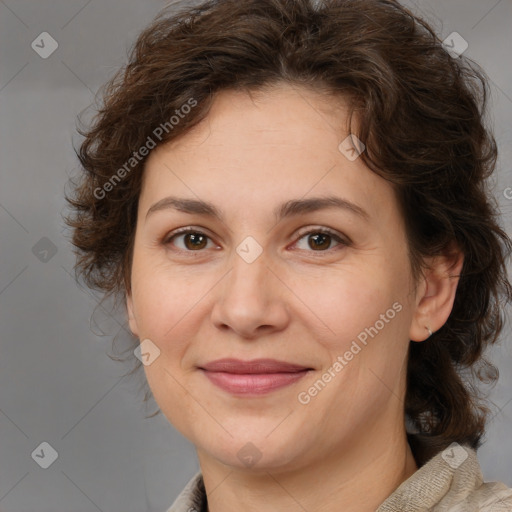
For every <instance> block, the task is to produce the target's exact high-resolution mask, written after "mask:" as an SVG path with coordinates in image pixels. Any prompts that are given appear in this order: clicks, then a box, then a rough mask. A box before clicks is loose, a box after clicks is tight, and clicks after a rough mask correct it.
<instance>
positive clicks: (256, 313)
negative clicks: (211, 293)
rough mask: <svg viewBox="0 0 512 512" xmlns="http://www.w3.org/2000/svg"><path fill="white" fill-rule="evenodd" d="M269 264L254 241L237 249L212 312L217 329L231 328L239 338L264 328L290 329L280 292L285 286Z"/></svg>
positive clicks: (251, 335)
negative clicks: (280, 287) (286, 326)
mask: <svg viewBox="0 0 512 512" xmlns="http://www.w3.org/2000/svg"><path fill="white" fill-rule="evenodd" d="M251 244H252V245H251ZM258 245H259V244H258ZM269 263H270V262H269V257H268V254H267V253H265V251H263V248H262V247H261V246H260V248H259V249H258V248H257V247H256V245H255V244H254V241H251V240H248V241H246V243H244V242H242V243H241V244H240V245H239V246H238V247H237V248H236V253H233V255H232V260H231V265H230V267H231V269H230V271H229V272H228V274H227V275H226V276H225V281H224V284H223V286H222V287H220V288H219V290H218V295H217V297H216V301H215V304H214V307H213V310H212V321H213V323H214V324H215V325H216V326H217V327H221V328H226V326H227V327H229V328H231V329H232V330H233V331H235V332H237V333H238V334H239V335H242V336H244V337H253V336H255V335H256V333H257V330H258V328H259V327H261V326H265V327H266V329H281V328H283V327H284V326H285V325H286V322H287V313H286V308H285V307H283V304H282V297H281V294H280V293H279V290H278V287H279V286H282V285H281V284H280V283H279V281H278V280H277V282H276V278H275V276H274V275H273V273H272V272H271V271H270V269H269V268H268V267H269Z"/></svg>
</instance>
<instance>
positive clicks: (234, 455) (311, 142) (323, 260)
mask: <svg viewBox="0 0 512 512" xmlns="http://www.w3.org/2000/svg"><path fill="white" fill-rule="evenodd" d="M344 108H345V107H344V105H343V103H342V102H341V100H338V101H337V103H335V102H334V100H332V99H331V100H329V99H327V98H326V97H323V96H320V95H319V94H318V93H315V92H312V91H310V90H306V89H296V88H291V87H290V86H286V85H281V86H279V87H276V88H274V89H273V90H272V91H267V92H266V93H265V94H263V95H256V97H255V98H253V99H251V97H249V95H247V94H246V93H243V92H232V91H229V92H228V91H224V92H222V93H221V94H219V95H218V96H217V98H216V100H215V102H214V105H213V107H212V109H211V111H210V113H209V116H208V117H207V118H206V119H205V120H204V121H203V122H202V123H201V124H199V125H197V126H196V127H195V128H194V129H193V130H192V131H190V132H188V133H187V134H185V135H184V136H183V137H181V138H179V139H177V140H176V141H174V142H171V143H170V144H167V145H163V146H160V147H157V148H156V149H155V150H153V151H152V152H151V153H150V155H149V158H148V160H147V163H146V166H145V175H144V182H143V188H142V192H141V196H140V202H139V210H138V222H137V228H136V237H135V244H134V255H133V268H132V290H131V293H130V295H129V297H128V311H129V318H130V327H131V329H132V331H133V332H134V334H136V335H137V336H138V337H139V338H140V340H141V341H142V340H150V341H149V342H148V341H145V342H144V345H143V350H142V352H143V353H147V354H149V355H146V356H145V357H146V362H147V363H149V364H147V365H145V366H144V368H145V372H146V376H147V379H148V382H149V385H150V387H151V389H152V392H153V394H154V397H155V399H156V401H157V403H158V405H159V406H160V408H161V410H162V412H163V413H164V414H165V416H166V417H167V418H168V420H169V421H170V422H171V423H172V424H173V425H174V426H175V427H176V428H177V429H178V430H179V431H180V432H181V433H182V434H184V435H185V436H186V437H187V438H188V439H189V440H190V441H192V442H193V443H194V444H195V445H196V447H197V449H198V454H199V456H200V458H201V457H202V458H203V459H205V458H207V457H210V459H211V460H216V461H219V462H222V463H224V464H228V465H231V466H237V467H240V468H243V467H252V466H253V465H254V470H255V469H256V468H263V469H268V468H274V469H277V468H280V469H285V468H287V467H288V468H294V469H299V468H300V467H301V466H303V465H305V464H311V463H312V462H314V461H315V460H317V461H318V460H325V459H326V458H327V457H328V456H331V455H335V454H339V453H341V452H343V453H345V454H346V453H349V452H350V450H354V449H355V447H357V449H358V450H359V453H361V447H362V446H364V449H365V450H374V449H375V447H376V446H377V445H382V444H383V443H386V442H387V440H388V439H389V438H391V437H393V436H394V437H396V435H397V432H402V429H403V422H404V420H403V395H404V392H405V370H406V362H407V350H408V345H409V340H410V339H411V323H412V322H413V317H414V310H415V307H416V305H417V301H416V298H415V296H414V295H412V294H411V289H412V284H413V283H412V278H411V273H410V265H409V260H408V256H407V243H406V237H405V232H404V223H403V219H402V217H401V215H400V212H399V209H398V205H397V202H396V199H395V196H394V193H393V190H392V188H391V186H390V184H389V183H388V182H386V181H385V180H383V179H382V178H380V177H378V176H377V175H376V174H374V173H373V172H371V171H370V170H369V169H368V168H367V167H366V166H365V165H364V164H363V162H362V160H361V159H360V158H355V156H356V155H357V153H356V152H354V151H352V152H350V151H349V152H346V151H345V150H344V149H343V148H345V147H346V142H345V144H344V145H342V147H341V149H340V148H339V146H340V143H341V142H342V141H344V139H345V138H346V137H347V135H348V133H347V132H346V126H345V123H346V115H345V110H344ZM354 158H355V159H354ZM171 197H172V198H173V199H176V200H179V201H185V200H186V201H189V203H182V204H181V205H180V204H178V203H176V202H174V203H173V202H172V201H171V199H169V198H171ZM328 197H329V198H336V200H337V201H338V204H335V201H334V200H333V201H332V202H331V206H326V205H325V204H322V203H320V202H315V201H316V200H322V199H325V198H328ZM313 200H315V201H313ZM200 202H201V203H202V202H205V203H208V204H209V205H211V207H212V208H213V209H214V210H215V212H217V213H218V215H219V218H217V217H216V216H214V215H213V214H212V212H211V211H210V208H207V207H205V206H201V205H200ZM173 205H174V206H176V207H174V206H173ZM182 228H190V229H191V231H192V233H189V234H186V233H185V234H183V233H181V234H177V233H176V232H177V230H179V229H182ZM326 232H327V233H326ZM425 334H427V333H426V331H425ZM425 337H426V336H425ZM158 350H159V351H160V352H159V353H158ZM225 358H230V359H231V358H233V359H237V360H241V361H245V362H247V361H252V360H255V359H273V360H277V361H280V362H285V363H289V364H292V365H297V366H298V367H299V368H305V369H306V370H304V371H300V372H295V373H289V371H290V370H291V368H279V367H268V366H267V367H257V366H253V367H252V371H255V372H256V374H253V375H252V377H248V376H246V375H245V376H244V375H238V376H236V375H234V374H232V373H226V372H222V371H219V370H229V371H230V372H234V371H238V372H242V373H244V372H245V373H247V372H248V371H249V370H247V369H245V370H244V369H240V368H239V367H238V368H237V369H236V368H234V367H222V366H220V367H218V368H217V370H218V371H205V370H204V368H205V366H207V365H208V364H209V363H212V362H214V361H217V360H219V359H225ZM235 366H236V365H235ZM295 369H296V368H295ZM262 372H270V373H273V375H269V374H268V373H267V374H266V375H262Z"/></svg>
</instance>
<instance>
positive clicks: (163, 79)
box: [67, 0, 512, 452]
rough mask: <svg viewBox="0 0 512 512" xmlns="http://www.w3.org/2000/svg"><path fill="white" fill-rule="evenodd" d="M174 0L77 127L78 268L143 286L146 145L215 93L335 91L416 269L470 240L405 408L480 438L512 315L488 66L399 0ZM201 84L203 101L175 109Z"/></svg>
mask: <svg viewBox="0 0 512 512" xmlns="http://www.w3.org/2000/svg"><path fill="white" fill-rule="evenodd" d="M172 8H174V7H167V8H166V9H164V10H163V11H162V12H161V13H160V14H159V15H158V16H157V17H156V19H155V20H154V21H153V22H152V24H151V25H150V26H148V27H147V28H146V29H145V30H144V31H143V32H142V33H141V34H140V35H139V37H138V39H137V41H136V42H135V44H134V46H133V47H132V48H131V50H130V55H129V61H128V63H127V65H126V66H125V67H124V68H122V69H121V70H120V71H119V72H118V73H117V74H116V75H115V76H114V77H113V78H112V79H111V80H110V81H109V82H108V83H107V84H106V86H105V88H104V90H103V103H102V105H101V106H100V107H98V112H97V115H96V117H95V118H94V121H93V123H92V126H91V127H90V128H89V129H80V128H78V132H79V133H80V134H81V135H82V136H84V137H85V139H84V140H83V142H82V144H81V147H80V149H79V150H78V151H77V156H78V158H79V160H80V163H81V167H82V168H83V174H82V175H81V180H80V183H79V184H75V187H74V194H73V197H68V198H67V199H68V201H69V203H70V205H71V207H72V213H71V214H70V215H69V216H68V218H67V222H68V224H69V225H70V226H71V227H72V228H73V238H72V242H73V244H74V246H75V248H76V249H75V250H76V252H77V256H78V258H77V263H76V267H75V270H76V272H77V276H78V277H79V278H82V279H83V280H84V281H85V283H86V284H87V285H88V286H89V287H91V288H96V289H99V290H101V291H102V292H104V294H105V296H117V297H119V296H124V294H125V293H126V291H129V290H130V270H131V257H132V251H133V241H134V231H135V223H136V216H137V206H138V198H139V193H140V189H141V177H142V173H143V167H144V162H145V159H146V157H145V156H144V157H141V155H139V153H138V151H139V150H140V148H142V147H143V146H145V145H148V141H149V140H150V139H151V140H152V141H153V142H155V139H157V140H156V142H157V143H158V144H163V143H165V142H168V141H170V140H172V139H174V138H176V137H178V136H179V135H180V134H184V133H186V132H187V131H188V130H189V129H190V128H191V127H193V126H194V125H196V124H197V123H198V122H199V121H201V120H202V119H204V118H205V117H206V116H207V114H208V111H209V108H210V106H211V104H212V101H213V99H214V97H215V94H216V93H217V92H219V91H221V90H226V89H233V90H234V89H237V90H246V91H251V90H252V91H254V90H261V89H263V88H265V87H266V86H271V85H273V84H276V83H278V82H285V83H288V84H290V85H298V86H302V87H309V88H312V89H314V90H316V91H320V92H324V93H326V94H327V93H331V94H334V95H338V96H340V97H342V98H344V99H346V100H348V101H349V103H350V105H351V108H352V110H351V116H350V119H352V116H353V115H354V114H355V115H356V116H357V121H358V123H357V124H358V128H357V132H355V133H356V135H357V136H358V138H359V139H361V140H362V141H364V144H365V145H366V151H365V152H364V153H362V155H361V158H363V159H364V162H365V163H366V165H367V166H368V167H369V168H370V169H371V170H372V171H373V172H376V173H377V174H378V175H379V176H381V177H383V178H384V179H386V180H388V181H390V182H391V183H393V184H394V186H395V190H396V194H397V199H398V203H399V206H400V208H401V211H402V213H403V216H404V219H405V222H406V230H407V237H408V242H409V254H410V261H411V269H412V273H413V276H414V277H415V279H417V278H418V276H420V275H421V272H423V270H424V268H425V265H424V258H425V257H427V256H435V255H439V254H442V253H443V252H445V251H447V250H448V248H449V247H451V244H453V243H455V244H456V245H457V246H458V247H459V248H460V250H461V251H462V252H463V254H464V265H463V269H462V272H461V275H460V281H459V285H458V289H457V293H456V297H455V303H454V306H453V310H452V312H451V315H450V317H449V318H448V320H447V322H446V323H445V325H444V326H443V327H442V328H441V329H439V330H438V331H437V332H435V333H434V335H433V336H431V338H429V340H428V341H427V342H425V343H411V345H410V352H409V360H408V381H407V391H406V398H405V413H406V418H407V420H408V422H409V424H410V426H412V427H413V428H414V429H415V430H416V432H418V433H420V434H421V435H422V436H423V437H424V439H425V440H427V444H428V445H429V446H430V448H431V450H433V452H437V451H439V450H440V449H443V448H444V447H446V446H448V445H449V444H450V443H451V442H454V441H456V442H459V443H467V444H469V445H470V446H472V447H473V448H475V449H476V448H478V447H479V446H480V444H481V442H482V441H481V438H482V436H483V434H484V431H485V422H486V418H487V416H488V414H489V412H490V411H489V409H488V407H487V406H486V405H485V400H484V397H483V396H481V392H480V391H478V389H477V387H476V386H475V385H474V382H473V381H474V380H475V379H478V380H479V381H482V382H483V381H487V382H494V381H495V380H496V379H497V369H496V368H495V367H494V366H493V365H492V364H491V363H489V362H488V361H487V360H486V359H485V358H484V357H483V351H484V349H485V348H486V347H487V346H488V345H489V344H492V343H495V342H496V341H497V339H498V336H499V334H500V332H501V330H502V327H503V321H504V314H503V313H504V311H503V304H502V303H501V302H502V301H503V302H504V303H507V302H510V301H512V287H511V284H510V283H509V281H508V279H507V271H506V261H507V259H508V257H509V256H510V253H511V251H512V242H511V240H510V238H509V237H508V236H507V234H506V233H505V232H504V230H503V229H502V228H501V227H500V226H499V223H498V208H497V206H496V201H495V200H494V199H493V198H492V195H491V193H490V190H489V189H488V186H487V178H488V177H489V176H490V175H491V174H492V172H493V170H494V168H495V165H496V158H497V149H496V142H495V140H494V137H493V135H492V133H491V131H490V130H489V129H488V128H487V127H486V124H485V112H486V100H487V97H488V84H487V79H486V76H485V74H484V72H483V71H482V70H481V69H480V68H479V67H478V66H477V65H476V64H475V63H474V62H473V61H471V60H470V59H467V58H465V57H464V56H460V57H459V58H454V57H452V56H450V54H449V53H448V52H447V51H446V50H445V48H444V47H443V44H442V42H441V41H440V39H439V38H438V37H437V36H436V34H435V32H434V31H433V29H432V28H431V27H430V26H429V25H428V24H427V23H426V22H425V21H424V20H422V19H420V18H418V17H417V16H415V15H414V14H413V13H411V12H410V11H409V10H407V9H406V8H404V7H403V6H401V5H400V4H399V3H398V2H396V1H392V0H325V1H315V0H244V1H239V0H209V1H206V2H204V3H202V4H199V5H196V6H193V7H190V6H187V7H183V8H181V9H180V10H178V11H177V12H171V11H172ZM191 99H193V100H192V101H193V102H194V103H193V105H194V107H193V108H189V109H188V110H187V112H188V113H187V114H186V115H183V116H182V115H180V116H179V117H180V120H179V123H176V124H173V123H169V120H170V119H171V118H172V117H173V116H176V115H179V114H180V112H182V110H181V109H182V106H183V105H186V104H187V103H188V104H189V105H190V104H192V103H191ZM165 123H166V124H165ZM159 126H160V127H161V126H165V127H166V129H165V130H162V129H161V128H160V130H159V131H158V130H156V128H157V127H159ZM351 131H352V130H351ZM157 134H158V137H156V135H157ZM140 153H141V154H142V153H144V152H142V151H141V152H140ZM146 153H147V152H146ZM135 155H136V156H137V159H136V160H134V158H135ZM126 162H131V163H130V167H131V168H128V167H127V166H126ZM123 166H124V167H123ZM121 169H124V172H122V171H121ZM114 178H115V180H114ZM107 192H108V193H107Z"/></svg>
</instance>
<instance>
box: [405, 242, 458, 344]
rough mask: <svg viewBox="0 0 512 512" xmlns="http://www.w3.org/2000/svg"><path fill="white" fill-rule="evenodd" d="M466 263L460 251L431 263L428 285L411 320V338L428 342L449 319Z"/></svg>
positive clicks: (427, 274)
mask: <svg viewBox="0 0 512 512" xmlns="http://www.w3.org/2000/svg"><path fill="white" fill-rule="evenodd" d="M463 263H464V255H463V253H462V252H461V251H458V250H457V251H453V250H452V251H450V252H449V253H448V254H446V255H444V256H437V257H435V258H432V259H431V260H430V261H429V264H430V267H429V270H427V271H426V272H425V276H424V280H425V286H424V287H422V288H423V290H424V291H422V297H421V298H420V300H419V302H418V304H417V306H416V311H415V313H414V317H413V319H412V324H411V329H410V332H409V339H410V340H411V341H418V342H421V341H425V340H427V339H428V338H430V336H431V333H435V332H436V331H437V330H439V329H440V328H441V327H442V326H443V325H444V324H445V323H446V321H447V320H448V317H449V316H450V313H451V312H452V309H453V303H454V302H455V296H456V293H457V286H458V284H459V278H460V274H461V272H462V266H463Z"/></svg>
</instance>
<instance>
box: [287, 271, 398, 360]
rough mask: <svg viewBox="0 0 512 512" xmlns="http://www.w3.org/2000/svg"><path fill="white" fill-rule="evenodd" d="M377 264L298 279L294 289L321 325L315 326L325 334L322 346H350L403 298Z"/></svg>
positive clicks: (312, 316) (315, 328) (303, 276)
mask: <svg viewBox="0 0 512 512" xmlns="http://www.w3.org/2000/svg"><path fill="white" fill-rule="evenodd" d="M373 263H374V264H372V265H364V266H363V265H361V266H356V265H352V266H351V267H345V268H343V269H333V270H330V271H326V270H322V272H321V273H319V274H317V275H315V276H313V275H312V276H307V275H304V274H302V275H301V276H298V277H297V279H296V280H295V284H294V286H293V290H294V291H295V292H296V295H297V296H298V297H299V298H301V299H302V298H303V299H302V302H303V303H304V305H305V307H306V308H307V309H308V310H309V311H310V313H309V316H310V317H311V318H313V319H315V320H314V321H315V322H316V324H317V325H316V327H313V326H311V327H312V329H314V330H315V331H316V332H318V333H322V332H323V333H325V334H324V336H322V338H323V341H322V343H323V344H324V345H327V346H328V348H329V349H330V350H336V351H339V350H343V349H344V347H345V345H347V344H348V345H350V342H351V340H353V339H355V338H356V337H357V335H358V334H360V333H361V332H364V329H365V328H367V327H369V326H372V325H374V324H375V322H376V321H378V320H379V318H380V315H381V314H385V313H386V311H387V310H389V309H390V308H392V305H393V303H394V302H395V301H397V300H398V299H399V295H398V291H399V290H397V289H395V287H394V285H393V280H392V278H391V277H390V276H389V274H388V272H387V271H386V270H385V269H383V268H382V267H383V266H382V265H379V264H378V262H376V261H373ZM395 294H396V295H395ZM393 313H394V311H391V312H390V314H389V315H388V316H391V315H393ZM379 325H380V324H379ZM318 341H320V340H318Z"/></svg>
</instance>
